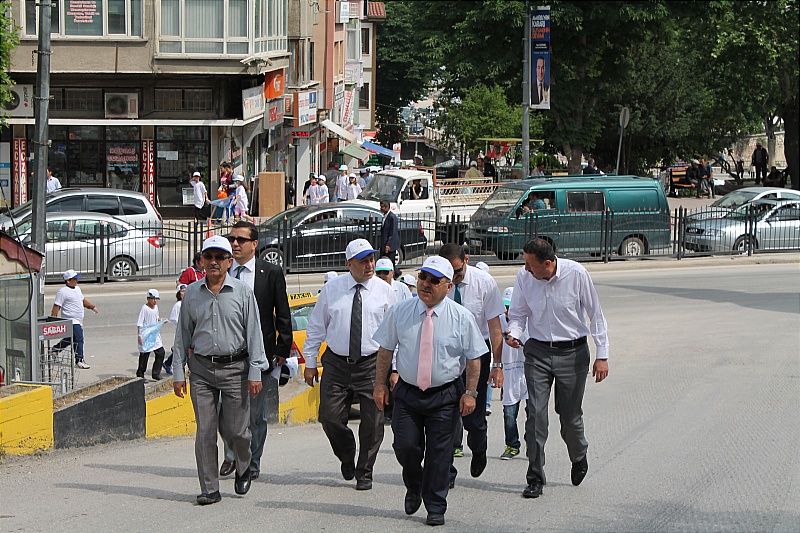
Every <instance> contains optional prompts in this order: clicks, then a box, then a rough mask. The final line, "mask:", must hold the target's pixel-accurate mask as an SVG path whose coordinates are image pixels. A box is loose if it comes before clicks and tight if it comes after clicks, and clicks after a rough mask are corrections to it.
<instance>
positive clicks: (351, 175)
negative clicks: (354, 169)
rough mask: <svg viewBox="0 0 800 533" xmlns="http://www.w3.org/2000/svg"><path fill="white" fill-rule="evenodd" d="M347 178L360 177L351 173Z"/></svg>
mask: <svg viewBox="0 0 800 533" xmlns="http://www.w3.org/2000/svg"><path fill="white" fill-rule="evenodd" d="M347 178H348V179H349V178H353V179H358V176H356V175H355V174H353V173H351V174H350V175H349V176H347Z"/></svg>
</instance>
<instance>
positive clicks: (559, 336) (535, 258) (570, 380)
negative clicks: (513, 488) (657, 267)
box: [505, 238, 608, 498]
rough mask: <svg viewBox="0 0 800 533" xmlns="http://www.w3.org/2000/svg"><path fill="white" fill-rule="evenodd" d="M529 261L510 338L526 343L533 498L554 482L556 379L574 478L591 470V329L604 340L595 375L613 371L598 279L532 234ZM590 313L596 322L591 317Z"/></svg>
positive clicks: (511, 313) (515, 300) (514, 303)
mask: <svg viewBox="0 0 800 533" xmlns="http://www.w3.org/2000/svg"><path fill="white" fill-rule="evenodd" d="M522 251H523V257H524V258H525V267H524V268H522V269H520V271H519V272H518V273H517V279H516V281H515V283H514V292H513V295H512V297H511V306H510V307H509V309H508V323H509V325H508V330H507V331H506V332H505V336H506V343H507V344H508V345H509V346H511V347H512V348H519V347H520V346H522V343H521V342H520V339H522V338H523V332H524V330H525V326H526V324H527V327H528V334H529V335H530V339H528V341H527V342H526V343H525V345H524V346H525V348H524V350H525V379H526V381H527V385H528V420H527V422H526V424H525V440H526V443H527V447H528V473H527V487H526V488H525V490H524V491H523V492H522V495H523V496H524V497H525V498H538V497H539V495H540V494H541V493H542V486H543V485H544V484H545V483H546V481H547V480H546V479H545V475H544V446H545V441H546V440H547V425H548V420H547V414H548V403H549V400H550V389H551V387H552V385H553V382H554V381H555V395H556V398H555V404H556V412H558V414H559V417H560V420H561V436H562V438H563V439H564V442H565V443H566V445H567V450H568V452H569V458H570V461H571V462H572V471H571V481H572V484H573V485H575V486H577V485H580V484H581V482H582V481H583V478H584V477H586V472H587V470H588V468H589V463H588V461H587V458H586V452H587V449H588V447H589V444H588V443H587V442H586V438H585V437H584V433H583V407H582V405H583V393H584V389H585V387H586V375H587V373H588V370H589V360H590V354H589V346H588V344H587V342H586V337H587V336H588V335H589V334H591V335H592V337H593V338H594V343H595V345H596V346H597V355H596V358H595V361H594V365H593V366H592V376H594V378H595V382H596V383H599V382H601V381H603V380H604V379H605V378H606V376H608V335H607V327H606V319H605V317H604V316H603V310H602V309H601V308H600V301H599V299H598V297H597V292H595V289H594V284H593V283H592V279H591V277H590V276H589V273H588V272H587V271H586V269H585V268H584V267H583V266H582V265H580V264H579V263H576V262H575V261H571V260H569V259H562V258H557V257H556V254H555V252H554V251H553V247H552V245H551V244H550V243H549V242H547V241H545V240H544V239H538V238H537V239H533V240H531V241H528V243H527V244H525V246H524V247H523V249H522ZM587 315H588V317H589V321H590V324H591V328H590V327H589V326H587V324H586V316H587Z"/></svg>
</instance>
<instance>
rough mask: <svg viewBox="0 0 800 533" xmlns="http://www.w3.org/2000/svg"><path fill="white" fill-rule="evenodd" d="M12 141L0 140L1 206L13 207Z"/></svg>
mask: <svg viewBox="0 0 800 533" xmlns="http://www.w3.org/2000/svg"><path fill="white" fill-rule="evenodd" d="M10 185H11V143H3V142H0V188H2V189H3V194H2V196H0V206H2V207H11V200H12V196H11V189H10V188H9V187H10Z"/></svg>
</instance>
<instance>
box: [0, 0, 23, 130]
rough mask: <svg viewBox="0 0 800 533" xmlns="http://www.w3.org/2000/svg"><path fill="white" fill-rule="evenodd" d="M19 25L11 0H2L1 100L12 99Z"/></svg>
mask: <svg viewBox="0 0 800 533" xmlns="http://www.w3.org/2000/svg"><path fill="white" fill-rule="evenodd" d="M17 29H18V28H17V27H16V26H15V25H14V24H13V19H12V17H11V2H10V1H7V0H2V1H0V102H7V101H8V100H10V99H11V91H10V89H11V86H12V85H14V82H13V81H12V80H11V76H10V75H9V74H8V73H9V71H10V70H11V53H12V52H13V50H14V48H15V47H16V46H17V44H18V43H19V36H18V35H17ZM3 115H4V113H3V112H2V109H0V126H4V125H5V124H6V122H5V119H4V117H3Z"/></svg>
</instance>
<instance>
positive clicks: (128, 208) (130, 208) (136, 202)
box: [119, 196, 147, 215]
mask: <svg viewBox="0 0 800 533" xmlns="http://www.w3.org/2000/svg"><path fill="white" fill-rule="evenodd" d="M119 200H120V202H122V214H123V215H146V214H147V206H146V205H144V200H141V199H139V198H128V197H127V196H120V197H119Z"/></svg>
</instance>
